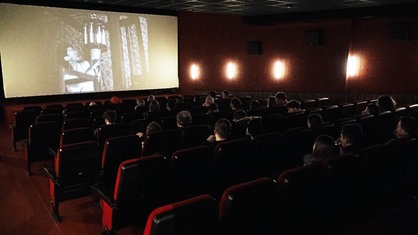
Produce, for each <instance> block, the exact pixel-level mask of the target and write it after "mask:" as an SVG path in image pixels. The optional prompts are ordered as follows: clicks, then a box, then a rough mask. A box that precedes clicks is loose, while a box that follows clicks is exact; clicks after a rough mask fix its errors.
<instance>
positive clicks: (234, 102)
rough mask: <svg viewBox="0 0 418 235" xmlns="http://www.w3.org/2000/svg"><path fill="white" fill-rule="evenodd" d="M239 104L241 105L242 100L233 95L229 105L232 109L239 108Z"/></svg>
mask: <svg viewBox="0 0 418 235" xmlns="http://www.w3.org/2000/svg"><path fill="white" fill-rule="evenodd" d="M241 105H242V102H241V100H240V99H239V98H238V97H233V98H232V99H231V101H230V107H231V109H232V110H237V109H240V108H241Z"/></svg>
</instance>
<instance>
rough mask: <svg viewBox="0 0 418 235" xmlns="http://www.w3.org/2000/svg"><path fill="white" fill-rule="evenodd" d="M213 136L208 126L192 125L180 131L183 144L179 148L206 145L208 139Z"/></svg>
mask: <svg viewBox="0 0 418 235" xmlns="http://www.w3.org/2000/svg"><path fill="white" fill-rule="evenodd" d="M210 134H211V130H210V129H209V127H208V126H207V125H203V124H201V125H192V126H188V127H185V128H183V129H181V130H180V135H181V143H180V146H179V148H187V147H193V146H198V145H201V144H204V143H206V139H207V138H208V136H209V135H210Z"/></svg>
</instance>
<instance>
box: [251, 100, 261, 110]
mask: <svg viewBox="0 0 418 235" xmlns="http://www.w3.org/2000/svg"><path fill="white" fill-rule="evenodd" d="M259 108H261V103H260V101H259V100H251V102H250V110H257V109H259Z"/></svg>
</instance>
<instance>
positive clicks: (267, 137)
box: [253, 132, 294, 177]
mask: <svg viewBox="0 0 418 235" xmlns="http://www.w3.org/2000/svg"><path fill="white" fill-rule="evenodd" d="M253 144H254V146H255V149H256V154H257V157H256V161H254V164H253V166H254V168H253V169H254V170H255V172H256V173H257V175H258V176H260V177H262V176H273V175H275V174H279V173H280V172H282V171H284V170H286V169H289V168H291V167H293V162H294V160H293V159H289V158H287V155H286V154H285V151H284V150H285V147H286V146H285V145H284V136H283V134H282V133H279V132H270V133H265V134H261V135H258V136H255V137H254V141H253Z"/></svg>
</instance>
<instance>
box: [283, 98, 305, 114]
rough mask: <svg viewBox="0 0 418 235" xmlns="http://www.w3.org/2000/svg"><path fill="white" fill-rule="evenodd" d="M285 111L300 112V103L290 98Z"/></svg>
mask: <svg viewBox="0 0 418 235" xmlns="http://www.w3.org/2000/svg"><path fill="white" fill-rule="evenodd" d="M286 106H287V112H288V113H296V112H302V111H303V110H302V108H301V103H300V102H299V101H297V100H291V101H289V102H288V103H287V104H286Z"/></svg>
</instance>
